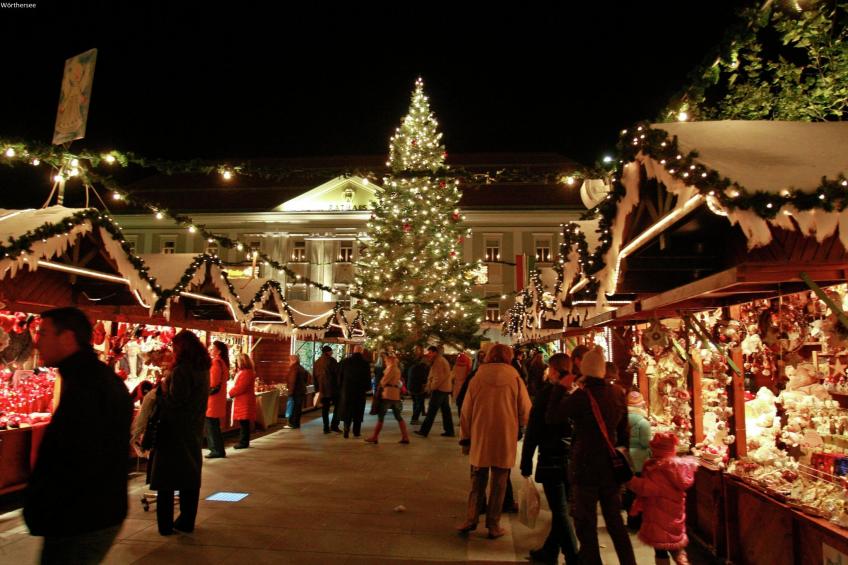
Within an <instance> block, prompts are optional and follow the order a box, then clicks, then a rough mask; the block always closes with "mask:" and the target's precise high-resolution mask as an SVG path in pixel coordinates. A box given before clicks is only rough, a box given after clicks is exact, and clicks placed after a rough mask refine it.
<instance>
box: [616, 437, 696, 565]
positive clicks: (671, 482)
mask: <svg viewBox="0 0 848 565" xmlns="http://www.w3.org/2000/svg"><path fill="white" fill-rule="evenodd" d="M676 452H677V436H676V435H675V434H673V433H670V432H661V433H657V434H656V435H655V436H654V438H653V439H652V440H651V458H650V459H648V461H647V462H645V465H644V467H643V468H642V476H641V477H633V478H632V479H631V480H630V481H629V482H628V483H627V487H628V488H629V489H631V490H632V491H633V492H635V493H636V495H637V498H636V503H635V504H634V505H633V509H634V511H635V512H641V513H642V516H643V517H642V527H641V528H640V529H639V539H640V540H642V541H643V542H645V543H646V544H648V545H650V546H651V547H653V548H654V550H655V560H656V563H657V564H658V565H668V564H669V563H670V560H669V553H670V554H671V559H673V560H674V562H675V563H677V565H688V563H689V559H688V557H687V556H686V546H687V545H688V543H689V539H688V538H687V537H686V491H687V490H688V489H689V488H690V487H691V486H692V484H693V483H694V482H695V471H696V470H697V468H698V462H697V461H696V460H695V459H694V458H693V457H677V456H676Z"/></svg>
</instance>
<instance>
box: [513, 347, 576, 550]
mask: <svg viewBox="0 0 848 565" xmlns="http://www.w3.org/2000/svg"><path fill="white" fill-rule="evenodd" d="M570 372H571V360H570V359H569V358H568V355H566V354H564V353H557V354H555V355H551V358H550V359H549V360H548V366H547V368H546V369H545V374H544V381H543V383H542V384H541V385H540V386H539V387H538V388H537V389H536V398H535V401H534V402H533V408H532V409H531V410H530V420H529V422H528V424H527V432H526V434H525V436H524V446H523V448H522V450H521V475H522V476H524V477H526V478H527V479H528V481H529V477H530V475H531V474H532V473H533V456H534V455H535V453H536V450H537V449H538V451H539V458H538V461H537V463H536V476H535V478H536V482H537V483H541V484H542V488H543V489H544V491H545V498H546V499H547V501H548V507H549V508H550V509H551V530H550V532H549V533H548V537H547V538H546V539H545V543H544V544H542V547H540V548H539V549H533V550H531V551H530V557H531V559H532V560H533V561H537V562H540V563H558V559H559V552H560V551H562V553H563V555H564V556H565V562H566V564H568V565H572V564H576V563H577V538H576V536H575V534H574V524H573V523H572V521H571V516H570V515H569V513H568V490H569V483H568V477H567V469H568V454H569V449H570V446H571V425H570V423H569V422H568V421H564V422H562V423H560V424H554V425H549V424H547V423H546V422H545V412H546V411H547V407H548V403H549V401H550V398H551V392H552V391H553V390H554V387H556V386H557V385H558V384H559V382H560V380H561V379H565V378H566V377H567V376H568V375H569V373H570ZM529 485H530V486H531V487H532V488H534V489H535V488H536V487H535V485H533V484H532V482H529Z"/></svg>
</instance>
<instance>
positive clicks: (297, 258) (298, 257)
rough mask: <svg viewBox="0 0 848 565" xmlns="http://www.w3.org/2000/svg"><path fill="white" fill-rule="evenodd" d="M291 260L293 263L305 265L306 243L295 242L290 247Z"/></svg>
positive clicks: (301, 241)
mask: <svg viewBox="0 0 848 565" xmlns="http://www.w3.org/2000/svg"><path fill="white" fill-rule="evenodd" d="M291 260H292V261H293V262H295V263H306V242H305V241H303V240H300V241H295V242H294V243H293V245H292V254H291Z"/></svg>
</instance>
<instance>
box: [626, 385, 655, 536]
mask: <svg viewBox="0 0 848 565" xmlns="http://www.w3.org/2000/svg"><path fill="white" fill-rule="evenodd" d="M627 422H628V424H629V426H630V461H632V462H633V471H634V472H635V473H636V476H637V477H639V476H641V475H642V467H643V466H644V465H645V461H647V459H648V457H650V455H651V452H650V450H649V449H648V448H649V447H650V443H651V423H650V422H649V421H648V412H647V411H646V410H645V399H644V398H642V394H641V393H639V392H638V391H635V390H634V391H632V392H631V393H630V394H628V395H627ZM635 500H636V493H634V492H633V491H632V490H630V489H627V490H625V491H624V509H625V510H627V527H628V528H629V529H630V530H632V531H638V530H639V525H640V524H641V523H642V516H641V515H638V514H637V515H633V514H631V513H630V509H631V507H632V506H633V502H634V501H635Z"/></svg>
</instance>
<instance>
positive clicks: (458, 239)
mask: <svg viewBox="0 0 848 565" xmlns="http://www.w3.org/2000/svg"><path fill="white" fill-rule="evenodd" d="M464 241H465V238H464V237H462V236H459V237H458V238H456V242H457V243H462V242H464Z"/></svg>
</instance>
